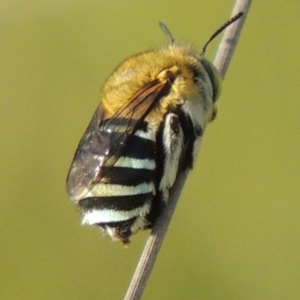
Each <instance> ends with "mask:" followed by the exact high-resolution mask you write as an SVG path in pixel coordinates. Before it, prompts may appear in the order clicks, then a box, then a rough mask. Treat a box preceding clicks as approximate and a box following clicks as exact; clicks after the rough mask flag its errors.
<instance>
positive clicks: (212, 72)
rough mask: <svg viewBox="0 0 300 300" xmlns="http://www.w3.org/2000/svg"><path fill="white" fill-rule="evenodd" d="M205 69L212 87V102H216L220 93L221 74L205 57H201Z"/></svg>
mask: <svg viewBox="0 0 300 300" xmlns="http://www.w3.org/2000/svg"><path fill="white" fill-rule="evenodd" d="M200 62H201V63H202V65H203V67H204V69H205V71H206V72H207V74H208V76H209V79H210V81H211V85H212V89H213V99H212V100H213V102H216V101H217V100H218V98H219V96H220V94H221V90H222V79H221V76H220V74H219V72H218V70H217V69H216V67H215V66H214V65H213V63H211V62H210V61H209V60H207V59H206V58H204V57H202V58H201V59H200Z"/></svg>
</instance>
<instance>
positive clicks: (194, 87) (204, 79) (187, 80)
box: [101, 44, 214, 125]
mask: <svg viewBox="0 0 300 300" xmlns="http://www.w3.org/2000/svg"><path fill="white" fill-rule="evenodd" d="M195 72H196V75H198V76H197V80H195ZM170 73H171V74H172V78H174V81H173V83H172V87H171V90H170V92H169V93H168V95H166V96H165V97H162V99H161V100H160V101H159V103H158V105H157V106H156V107H155V108H154V109H153V110H152V111H151V113H150V114H149V115H148V116H147V118H146V119H148V120H151V119H156V120H157V121H161V120H162V118H163V116H164V114H165V113H166V112H167V111H168V110H170V109H176V107H178V106H181V105H183V104H184V102H185V101H190V102H191V103H193V105H195V108H196V109H199V113H200V114H202V116H203V118H204V120H203V123H204V125H206V123H207V122H209V121H210V120H211V119H212V117H213V114H214V106H213V104H212V98H213V95H212V94H213V90H212V84H211V80H210V78H209V75H208V74H207V72H206V70H205V68H204V66H203V65H202V63H201V60H200V58H199V57H198V55H197V53H196V52H195V51H194V50H192V49H191V48H190V47H188V46H182V45H177V44H172V45H170V46H168V47H165V48H162V49H158V50H153V51H149V52H144V53H141V54H137V55H135V56H132V57H130V58H129V59H127V60H125V61H124V62H123V63H122V64H121V65H120V66H119V67H118V68H117V69H116V70H115V71H114V72H113V73H112V75H111V76H110V77H109V78H108V80H107V81H106V83H105V85H104V87H103V89H102V103H101V105H102V106H103V108H104V111H105V119H106V118H110V117H112V116H113V115H114V114H115V113H116V112H117V111H118V109H120V108H121V107H122V106H124V105H125V104H126V103H128V101H131V99H132V97H133V95H134V94H135V93H136V92H137V91H139V90H140V89H142V88H143V87H144V86H145V85H146V84H148V83H150V82H153V81H155V80H159V81H160V82H161V83H164V82H166V81H167V80H169V79H168V78H169V77H168V74H170Z"/></svg>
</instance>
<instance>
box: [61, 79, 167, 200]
mask: <svg viewBox="0 0 300 300" xmlns="http://www.w3.org/2000/svg"><path fill="white" fill-rule="evenodd" d="M170 88H171V83H170V82H169V81H166V82H165V83H162V82H161V81H159V80H155V81H152V82H150V83H148V84H147V85H145V86H144V87H143V88H141V89H140V90H139V91H138V92H137V93H136V94H135V95H133V97H132V99H131V100H130V101H128V102H127V103H126V105H124V106H123V107H121V108H120V109H119V110H118V111H117V112H116V113H115V114H114V115H113V117H111V118H109V119H105V112H104V110H103V109H102V107H101V105H100V106H99V107H98V108H97V110H96V111H95V113H94V116H93V118H92V120H91V122H90V124H89V126H88V128H87V129H86V131H85V133H84V134H83V137H82V138H81V141H80V142H79V145H78V148H77V150H76V152H75V155H74V158H73V162H72V165H71V168H70V170H69V174H68V178H67V191H68V193H69V195H70V196H71V198H72V199H73V200H74V201H79V200H80V199H82V198H83V197H84V196H85V195H86V194H87V193H88V191H90V190H91V189H92V188H93V186H94V185H95V184H97V183H98V182H99V181H100V180H101V178H102V171H103V169H104V168H103V167H104V166H105V169H106V170H107V167H112V166H113V165H114V164H115V163H116V161H117V160H118V158H119V157H120V156H122V152H123V151H124V149H125V148H126V146H127V145H128V143H129V142H130V137H131V136H132V135H133V134H134V133H135V131H136V130H137V129H138V127H139V125H140V124H141V123H142V122H143V121H144V119H145V118H146V116H147V115H148V114H149V113H150V112H151V110H152V109H153V108H154V107H155V105H156V104H157V103H158V101H159V100H160V99H161V98H162V97H163V96H165V95H167V94H168V93H169V91H170Z"/></svg>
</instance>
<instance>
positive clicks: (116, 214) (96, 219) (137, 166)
mask: <svg viewBox="0 0 300 300" xmlns="http://www.w3.org/2000/svg"><path fill="white" fill-rule="evenodd" d="M119 133H120V132H118V134H119ZM155 148H156V144H155V141H154V140H153V138H151V134H150V132H147V131H142V130H137V131H136V132H135V134H134V135H133V136H132V137H131V139H130V141H129V143H128V144H127V145H126V148H124V151H122V156H120V157H119V158H118V160H117V161H116V162H115V164H114V165H113V166H103V167H102V168H101V177H100V180H99V182H98V183H96V184H95V185H94V187H93V188H92V189H91V190H90V192H89V193H88V194H87V195H86V196H85V198H84V199H81V200H80V201H79V203H78V205H79V207H80V210H81V212H82V215H83V218H82V223H84V224H89V225H99V226H100V227H102V228H103V229H104V231H106V233H107V234H109V235H112V233H111V230H113V235H114V236H115V237H117V236H119V237H120V238H121V239H123V238H124V236H123V237H121V236H122V235H124V234H125V231H124V228H123V227H124V226H125V225H124V224H125V223H126V222H128V221H129V220H131V222H132V226H133V227H134V226H135V227H137V225H136V223H139V224H140V225H139V226H140V227H139V228H136V230H138V229H140V228H143V227H145V226H146V225H147V224H146V223H147V221H146V219H145V217H146V215H147V214H148V213H149V212H150V210H151V201H152V199H153V197H154V195H155V193H156V192H155V183H154V181H155V169H156V162H155V157H154V155H155ZM141 218H142V219H143V220H145V223H144V224H142V222H141V220H140V219H141ZM110 224H111V226H110ZM126 224H127V223H126ZM125 227H126V226H125ZM112 228H113V229H112ZM121 228H123V229H121ZM136 230H135V231H136ZM121 231H122V232H123V234H121ZM132 231H133V230H131V231H130V232H129V231H128V234H129V235H130V234H132ZM126 232H127V231H126Z"/></svg>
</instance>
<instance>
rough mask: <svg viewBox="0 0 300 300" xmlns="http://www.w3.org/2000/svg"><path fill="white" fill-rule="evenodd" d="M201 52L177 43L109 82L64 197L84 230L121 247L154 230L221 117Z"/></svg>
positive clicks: (128, 65) (210, 68)
mask: <svg viewBox="0 0 300 300" xmlns="http://www.w3.org/2000/svg"><path fill="white" fill-rule="evenodd" d="M240 16H241V14H239V15H237V16H236V17H234V18H232V19H231V20H229V21H228V22H227V23H226V24H224V25H223V26H222V27H221V28H220V29H219V30H218V31H216V33H215V34H214V35H213V36H212V37H211V38H210V39H209V40H208V42H207V43H206V44H205V46H204V47H203V50H202V52H201V53H200V54H199V53H197V52H196V51H195V50H194V49H193V48H192V47H190V46H187V45H182V44H180V43H175V42H174V39H173V36H172V34H171V32H170V31H169V29H168V28H167V27H166V25H164V24H163V23H160V26H161V27H162V29H163V31H164V32H165V34H166V36H167V37H168V39H169V44H168V46H165V47H162V48H159V49H157V50H150V51H146V52H142V53H139V54H136V55H134V56H132V57H130V58H128V59H126V60H125V61H124V62H123V63H121V64H120V66H119V67H117V68H116V70H115V71H114V72H113V73H112V74H111V75H110V76H109V78H108V79H107V81H106V82H105V84H104V86H103V88H102V91H101V98H102V101H101V103H100V105H99V106H98V107H97V109H96V111H95V113H94V115H93V117H92V120H91V122H90V124H89V125H88V127H87V129H86V131H85V133H84V134H83V136H82V138H81V140H80V142H79V145H78V148H77V150H76V152H75V155H74V158H73V162H72V164H71V167H70V170H69V174H68V178H67V191H68V194H69V196H70V198H71V201H72V202H73V203H75V204H77V205H78V207H79V210H80V212H81V215H82V223H83V224H88V225H94V226H96V227H98V228H100V229H101V230H102V231H103V232H104V233H105V234H107V235H108V236H109V237H110V238H111V239H112V240H114V241H121V242H122V243H123V244H125V245H126V244H128V243H129V242H130V237H131V236H132V235H133V234H135V233H137V232H138V231H139V230H143V229H150V228H151V227H152V225H153V223H154V221H155V219H156V218H157V216H158V215H159V213H160V212H161V210H162V209H163V208H164V206H165V205H166V203H167V201H168V199H169V191H170V189H171V188H172V186H173V184H174V182H175V180H176V177H177V175H178V174H179V172H181V171H185V170H187V169H191V168H192V167H193V163H194V159H195V156H196V153H197V151H198V148H199V146H200V142H201V139H202V136H203V134H204V131H205V128H206V126H207V124H208V123H209V122H210V121H212V120H213V119H214V118H215V116H216V112H217V109H216V106H215V102H216V101H217V99H218V97H219V94H220V91H221V78H220V75H219V74H218V71H217V70H216V68H215V67H214V65H213V64H212V63H211V62H210V61H208V60H207V59H206V58H205V57H204V54H205V50H206V47H207V45H208V44H209V42H210V41H211V40H212V39H213V38H214V37H215V36H216V35H217V34H218V33H219V32H221V31H222V30H223V29H224V28H225V27H227V26H228V25H229V24H231V23H233V22H234V21H235V20H237V19H238V18H239V17H240Z"/></svg>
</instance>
